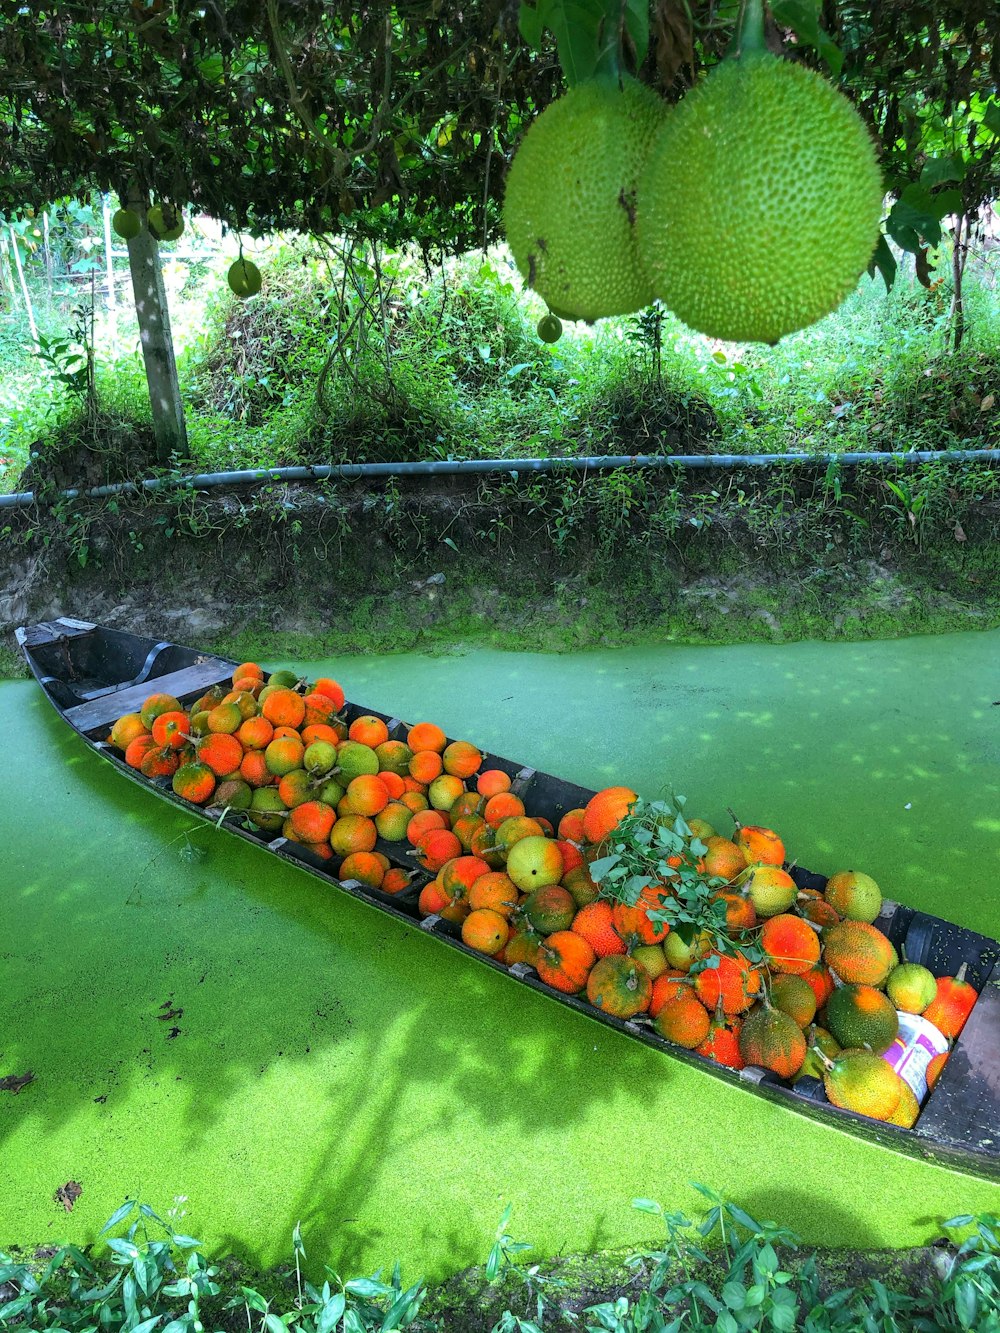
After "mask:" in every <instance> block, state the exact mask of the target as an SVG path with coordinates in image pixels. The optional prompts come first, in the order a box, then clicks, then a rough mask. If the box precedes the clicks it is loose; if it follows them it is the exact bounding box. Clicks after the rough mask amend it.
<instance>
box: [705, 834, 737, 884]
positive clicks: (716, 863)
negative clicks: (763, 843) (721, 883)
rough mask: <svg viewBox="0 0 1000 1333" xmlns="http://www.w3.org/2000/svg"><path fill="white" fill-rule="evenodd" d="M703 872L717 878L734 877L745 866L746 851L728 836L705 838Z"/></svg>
mask: <svg viewBox="0 0 1000 1333" xmlns="http://www.w3.org/2000/svg"><path fill="white" fill-rule="evenodd" d="M705 848H706V851H705V857H704V860H705V873H706V875H715V876H718V877H719V879H735V878H736V876H737V875H738V874H739V873H740V871H741V870H746V868H747V857H746V852H745V851H744V850H743V848H742V847H739V846H737V844H736V843H735V842H731V841H730V840H729V838H720V837H718V836H715V837H711V838H706V839H705Z"/></svg>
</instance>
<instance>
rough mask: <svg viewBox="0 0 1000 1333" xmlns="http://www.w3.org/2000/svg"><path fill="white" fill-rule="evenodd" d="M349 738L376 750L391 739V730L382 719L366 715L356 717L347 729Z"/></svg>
mask: <svg viewBox="0 0 1000 1333" xmlns="http://www.w3.org/2000/svg"><path fill="white" fill-rule="evenodd" d="M347 737H348V740H352V741H357V742H358V743H359V744H360V745H367V746H368V747H369V748H370V749H372V750H374V749H375V747H376V745H381V744H382V743H383V742H384V741H387V740H388V739H389V728H388V727H387V726H386V725H385V723H384V722H383V721H382V719H381V718H380V717H373V716H372V715H371V714H370V713H365V714H364V715H363V716H362V717H356V718H355V719H354V721H353V722H352V723H351V725H350V726H349V727H348V728H347Z"/></svg>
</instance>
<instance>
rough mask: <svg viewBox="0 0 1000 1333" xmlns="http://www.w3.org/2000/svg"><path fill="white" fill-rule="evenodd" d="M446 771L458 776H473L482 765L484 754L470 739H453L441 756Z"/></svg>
mask: <svg viewBox="0 0 1000 1333" xmlns="http://www.w3.org/2000/svg"><path fill="white" fill-rule="evenodd" d="M441 758H442V761H443V763H444V771H445V772H446V773H450V774H451V775H452V777H456V778H471V777H472V775H473V773H477V772H478V771H479V769H480V768H481V767H482V763H483V756H482V754H481V753H480V751H479V750H477V749H476V747H475V746H474V745H471V744H470V743H469V742H468V741H452V743H451V744H450V745H448V746H446V747H445V750H444V753H443V754H442V756H441Z"/></svg>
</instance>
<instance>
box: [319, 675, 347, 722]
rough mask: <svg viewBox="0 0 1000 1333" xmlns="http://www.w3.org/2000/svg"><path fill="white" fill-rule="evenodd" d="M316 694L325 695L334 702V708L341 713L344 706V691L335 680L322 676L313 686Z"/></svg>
mask: <svg viewBox="0 0 1000 1333" xmlns="http://www.w3.org/2000/svg"><path fill="white" fill-rule="evenodd" d="M313 693H314V694H325V695H326V696H327V698H328V699H332V700H333V706H334V708H335V709H336V710H337V712H338V713H339V712H340V710H341V709H342V708H343V706H344V691H343V690H342V689H341V687H340V686H339V685H338V684H337V682H336V681H335V680H331V679H330V677H329V676H320V678H319V680H318V681H317V682H316V684H315V685H314V686H313Z"/></svg>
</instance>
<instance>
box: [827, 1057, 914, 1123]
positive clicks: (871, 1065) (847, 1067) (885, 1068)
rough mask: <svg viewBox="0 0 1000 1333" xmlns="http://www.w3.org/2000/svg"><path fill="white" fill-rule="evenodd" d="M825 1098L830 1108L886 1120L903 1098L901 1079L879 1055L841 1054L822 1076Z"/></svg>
mask: <svg viewBox="0 0 1000 1333" xmlns="http://www.w3.org/2000/svg"><path fill="white" fill-rule="evenodd" d="M823 1086H824V1087H825V1088H826V1095H827V1096H828V1097H829V1099H830V1101H831V1102H833V1104H834V1106H839V1107H841V1108H842V1109H843V1110H845V1111H857V1112H859V1113H860V1114H861V1115H870V1116H872V1118H873V1119H875V1120H888V1119H889V1118H890V1116H892V1115H893V1114H894V1113H895V1111H896V1108H897V1107H898V1106H899V1103H900V1100H901V1098H902V1096H903V1080H902V1079H901V1078H900V1077H899V1075H898V1074H897V1073H896V1071H895V1069H893V1067H892V1066H891V1065H890V1064H889V1063H888V1062H887V1061H885V1060H883V1059H882V1057H881V1056H880V1055H873V1054H872V1052H871V1051H842V1052H841V1053H840V1055H836V1056H834V1058H833V1062H832V1068H830V1069H826V1070H825V1071H824V1074H823Z"/></svg>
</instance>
